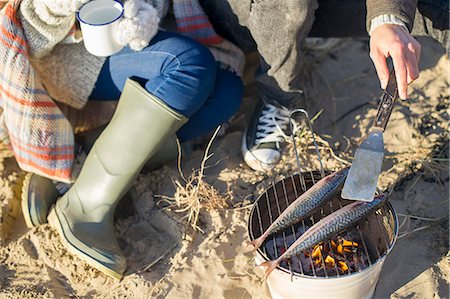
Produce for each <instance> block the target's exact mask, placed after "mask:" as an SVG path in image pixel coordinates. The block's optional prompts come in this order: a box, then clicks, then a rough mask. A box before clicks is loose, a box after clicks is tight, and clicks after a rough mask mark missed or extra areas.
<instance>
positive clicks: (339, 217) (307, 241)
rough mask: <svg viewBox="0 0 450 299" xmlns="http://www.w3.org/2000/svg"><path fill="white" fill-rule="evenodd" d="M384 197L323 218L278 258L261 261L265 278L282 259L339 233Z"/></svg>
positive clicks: (377, 204) (360, 203)
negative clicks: (264, 268) (264, 270)
mask: <svg viewBox="0 0 450 299" xmlns="http://www.w3.org/2000/svg"><path fill="white" fill-rule="evenodd" d="M386 198H387V196H386V195H385V194H381V195H379V196H377V197H375V198H374V200H373V201H371V202H363V201H357V202H354V203H351V204H349V205H346V206H345V207H343V208H341V209H339V210H337V211H335V212H333V213H331V214H330V215H328V216H327V217H325V218H323V219H322V220H320V221H319V222H317V223H316V224H314V225H313V226H312V227H311V228H310V229H308V230H307V231H306V232H305V233H304V234H303V235H301V236H300V238H298V239H297V241H295V242H294V244H292V245H291V246H290V247H289V248H288V249H287V250H286V251H285V252H284V253H283V254H282V255H281V256H280V257H279V258H277V259H276V260H271V261H266V262H264V263H262V264H261V266H266V267H267V269H266V272H265V276H264V277H265V278H267V276H269V275H270V273H271V272H272V271H273V270H274V269H275V268H276V267H278V265H279V264H280V262H281V261H282V260H285V259H289V258H291V257H293V256H295V255H297V254H299V253H300V252H302V251H303V250H306V249H308V248H311V247H312V246H314V245H316V244H318V243H320V242H321V241H323V240H326V239H328V238H329V237H331V236H333V235H334V234H337V233H339V232H340V231H342V230H343V229H345V228H347V227H349V226H350V225H352V224H354V223H355V222H357V221H358V220H360V219H363V218H364V217H365V216H367V215H368V214H369V213H371V212H373V211H375V210H376V209H377V208H378V207H379V206H380V205H381V204H382V203H384V201H385V200H386Z"/></svg>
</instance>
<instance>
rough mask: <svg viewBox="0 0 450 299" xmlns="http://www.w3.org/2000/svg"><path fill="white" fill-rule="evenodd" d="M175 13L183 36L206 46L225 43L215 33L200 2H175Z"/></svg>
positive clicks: (193, 0) (176, 0) (181, 0)
mask: <svg viewBox="0 0 450 299" xmlns="http://www.w3.org/2000/svg"><path fill="white" fill-rule="evenodd" d="M173 12H174V15H175V19H176V22H177V28H178V30H179V31H180V32H181V33H183V35H186V36H189V37H190V38H192V39H195V40H197V41H198V42H200V43H202V44H204V45H214V44H220V43H222V42H223V41H224V39H223V38H222V37H220V36H219V35H218V34H217V33H216V32H215V31H214V28H213V26H212V24H211V23H210V22H209V19H208V16H207V15H206V14H205V12H204V11H203V8H202V7H201V5H200V3H198V0H173Z"/></svg>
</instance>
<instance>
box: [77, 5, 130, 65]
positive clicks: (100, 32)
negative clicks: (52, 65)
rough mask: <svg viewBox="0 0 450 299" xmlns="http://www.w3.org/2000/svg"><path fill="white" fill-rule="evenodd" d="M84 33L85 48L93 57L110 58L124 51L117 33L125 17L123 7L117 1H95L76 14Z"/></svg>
mask: <svg viewBox="0 0 450 299" xmlns="http://www.w3.org/2000/svg"><path fill="white" fill-rule="evenodd" d="M76 16H77V19H78V21H79V22H80V26H81V32H82V33H83V40H84V46H85V47H86V49H87V50H88V51H89V52H90V53H91V54H93V55H96V56H103V57H104V56H110V55H113V54H114V53H117V52H119V51H120V50H122V48H123V46H122V45H120V44H119V43H118V42H117V40H116V38H115V32H116V29H117V26H118V24H119V20H120V19H121V18H122V16H123V5H122V3H120V2H119V1H116V0H93V1H90V2H88V3H86V4H85V5H83V6H82V7H81V8H80V10H79V11H78V12H77V14H76Z"/></svg>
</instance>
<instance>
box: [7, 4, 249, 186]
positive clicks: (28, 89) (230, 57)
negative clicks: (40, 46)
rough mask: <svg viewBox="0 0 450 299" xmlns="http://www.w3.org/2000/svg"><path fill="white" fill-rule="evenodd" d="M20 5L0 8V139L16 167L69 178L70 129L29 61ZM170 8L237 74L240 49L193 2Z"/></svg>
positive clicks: (240, 63)
mask: <svg viewBox="0 0 450 299" xmlns="http://www.w3.org/2000/svg"><path fill="white" fill-rule="evenodd" d="M19 4H20V0H11V1H9V2H8V3H7V4H6V6H5V7H4V8H3V9H2V10H1V12H0V57H1V58H0V109H1V110H3V113H2V114H1V115H0V140H1V141H2V142H3V143H6V144H9V145H10V147H11V148H12V150H13V152H14V155H15V157H16V160H17V162H18V164H19V166H20V168H21V169H23V170H25V171H28V172H34V173H37V174H39V175H42V176H44V177H48V178H50V179H53V180H57V181H61V182H71V181H73V177H72V165H73V160H74V133H73V129H72V127H71V124H70V122H69V121H68V119H67V118H66V116H65V115H64V113H63V112H62V111H61V110H60V108H59V107H58V105H57V104H56V103H55V102H54V101H53V99H52V98H51V97H50V96H49V95H48V93H47V92H46V91H45V89H44V87H43V85H42V83H41V82H40V81H39V78H38V77H37V75H36V73H35V71H34V70H33V68H32V66H31V64H30V60H29V52H28V47H27V42H26V38H25V34H24V31H23V28H22V25H21V23H20V20H19V18H18V16H17V11H18V8H19ZM173 8H174V14H175V17H176V20H177V27H178V29H179V30H180V32H181V33H182V34H184V35H186V36H189V37H191V38H193V39H195V40H197V41H199V42H201V43H203V44H205V45H207V46H208V47H209V48H210V50H211V52H212V53H213V55H214V56H215V57H216V59H217V60H219V61H221V62H223V63H225V65H227V66H230V67H231V68H232V69H233V70H234V71H236V72H237V73H238V74H241V73H242V66H243V59H244V56H243V53H242V51H240V49H239V48H237V47H236V46H235V45H233V44H232V43H230V42H228V41H226V40H224V39H223V38H221V37H220V36H219V35H217V34H216V32H215V31H214V29H213V27H212V25H211V23H210V22H209V19H208V17H207V16H206V15H205V13H204V11H203V9H202V7H201V6H200V4H199V3H198V0H173ZM66 115H67V113H66Z"/></svg>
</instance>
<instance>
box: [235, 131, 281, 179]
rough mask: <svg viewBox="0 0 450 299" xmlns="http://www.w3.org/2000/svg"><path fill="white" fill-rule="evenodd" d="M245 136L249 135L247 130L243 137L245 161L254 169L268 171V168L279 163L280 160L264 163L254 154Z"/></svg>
mask: <svg viewBox="0 0 450 299" xmlns="http://www.w3.org/2000/svg"><path fill="white" fill-rule="evenodd" d="M245 136H247V131H245V132H244V136H243V138H242V149H241V150H242V155H243V156H244V161H245V163H247V165H248V166H249V167H250V168H251V169H253V170H254V171H261V172H264V171H268V170H271V169H273V168H275V166H276V165H277V164H278V162H277V163H274V164H268V163H264V162H262V161H261V160H258V159H257V158H256V157H255V156H254V155H253V154H252V152H251V151H250V150H249V149H248V147H247V140H246V138H245Z"/></svg>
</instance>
